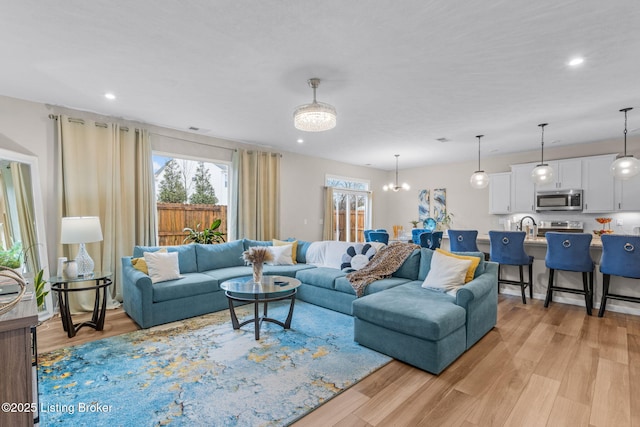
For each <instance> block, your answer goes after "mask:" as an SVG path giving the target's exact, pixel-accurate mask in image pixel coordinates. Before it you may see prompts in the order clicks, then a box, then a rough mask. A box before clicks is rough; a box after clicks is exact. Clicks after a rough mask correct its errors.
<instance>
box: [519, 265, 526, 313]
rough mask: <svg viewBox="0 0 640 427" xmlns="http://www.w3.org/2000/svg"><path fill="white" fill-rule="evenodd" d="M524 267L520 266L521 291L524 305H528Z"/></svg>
mask: <svg viewBox="0 0 640 427" xmlns="http://www.w3.org/2000/svg"><path fill="white" fill-rule="evenodd" d="M523 268H524V267H523V266H522V265H519V266H518V270H519V271H520V291H522V303H523V304H526V303H527V294H526V293H525V291H524V288H525V284H524V272H523V270H522V269H523Z"/></svg>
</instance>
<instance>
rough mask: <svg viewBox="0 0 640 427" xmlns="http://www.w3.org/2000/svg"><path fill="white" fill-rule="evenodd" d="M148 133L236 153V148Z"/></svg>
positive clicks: (153, 133)
mask: <svg viewBox="0 0 640 427" xmlns="http://www.w3.org/2000/svg"><path fill="white" fill-rule="evenodd" d="M149 133H150V134H151V135H155V136H161V137H163V138H169V139H175V140H178V141H185V142H192V143H194V144H200V145H206V146H207V147H214V148H222V149H223V150H229V151H238V149H237V148H229V147H223V146H221V145H214V144H207V143H206V142H200V141H194V140H192V139H184V138H178V137H177V136H169V135H162V134H159V133H155V132H149Z"/></svg>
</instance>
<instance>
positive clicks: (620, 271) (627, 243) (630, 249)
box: [598, 234, 640, 317]
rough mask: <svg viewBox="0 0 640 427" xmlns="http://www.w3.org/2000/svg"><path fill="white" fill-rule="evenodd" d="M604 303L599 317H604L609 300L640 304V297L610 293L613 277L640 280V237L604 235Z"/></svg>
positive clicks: (601, 269) (602, 270) (601, 305)
mask: <svg viewBox="0 0 640 427" xmlns="http://www.w3.org/2000/svg"><path fill="white" fill-rule="evenodd" d="M600 272H601V273H602V301H601V302H600V311H599V312H598V317H602V316H603V315H604V309H605V306H606V304H607V299H616V300H620V301H627V302H637V303H640V297H637V296H627V295H620V294H614V293H611V292H609V282H610V280H611V276H621V277H627V278H630V279H640V236H624V235H615V234H604V235H602V258H601V259H600Z"/></svg>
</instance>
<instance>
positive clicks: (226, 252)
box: [195, 240, 245, 272]
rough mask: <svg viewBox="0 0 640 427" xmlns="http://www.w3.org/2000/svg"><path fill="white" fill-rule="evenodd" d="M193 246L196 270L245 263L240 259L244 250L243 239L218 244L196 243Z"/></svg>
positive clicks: (235, 265) (200, 270)
mask: <svg viewBox="0 0 640 427" xmlns="http://www.w3.org/2000/svg"><path fill="white" fill-rule="evenodd" d="M195 247H196V257H197V259H198V272H203V271H209V270H215V269H218V268H225V267H240V266H243V265H245V264H244V261H243V260H242V252H244V250H245V249H244V240H234V241H232V242H226V243H220V244H218V245H202V244H200V243H196V245H195Z"/></svg>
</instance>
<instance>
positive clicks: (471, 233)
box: [448, 230, 480, 252]
mask: <svg viewBox="0 0 640 427" xmlns="http://www.w3.org/2000/svg"><path fill="white" fill-rule="evenodd" d="M448 233H449V249H450V250H451V252H480V251H479V250H478V245H477V244H476V239H477V238H478V230H448Z"/></svg>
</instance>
